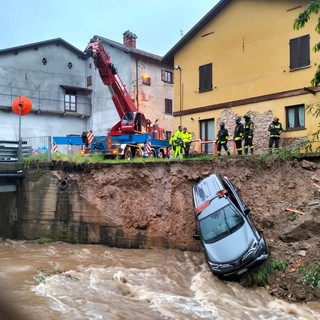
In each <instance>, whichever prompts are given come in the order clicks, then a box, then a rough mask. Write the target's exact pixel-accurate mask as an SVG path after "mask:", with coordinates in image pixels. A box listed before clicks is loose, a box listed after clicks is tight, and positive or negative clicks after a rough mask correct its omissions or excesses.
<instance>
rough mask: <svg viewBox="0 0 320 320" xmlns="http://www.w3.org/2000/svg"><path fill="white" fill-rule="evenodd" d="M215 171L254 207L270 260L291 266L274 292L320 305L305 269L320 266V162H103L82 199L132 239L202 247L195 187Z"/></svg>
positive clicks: (85, 182) (276, 280) (90, 171)
mask: <svg viewBox="0 0 320 320" xmlns="http://www.w3.org/2000/svg"><path fill="white" fill-rule="evenodd" d="M214 172H219V173H221V174H223V175H226V176H228V178H229V179H230V180H231V181H232V182H233V183H234V184H235V185H236V186H237V187H238V189H239V190H240V193H241V194H242V196H243V198H244V199H245V201H246V202H247V204H248V205H249V206H250V207H251V208H252V211H251V217H252V219H253V220H254V222H255V223H256V225H257V227H258V229H259V230H260V231H261V232H262V233H263V234H264V236H265V238H266V241H267V243H268V244H269V246H270V248H271V256H272V257H275V258H278V259H282V260H284V261H285V262H286V264H287V267H286V271H285V272H277V273H276V274H275V275H274V277H273V279H271V281H270V284H269V286H267V289H268V290H269V292H270V293H271V294H273V295H275V296H277V297H279V298H283V299H285V300H289V301H310V300H318V299H319V298H320V289H319V288H315V289H312V288H311V287H310V285H304V284H302V278H303V276H302V273H301V272H300V271H299V270H301V268H303V267H306V266H310V265H315V264H316V263H319V262H320V253H319V244H320V190H319V189H320V188H319V187H317V186H319V185H320V161H319V158H312V159H311V158H310V159H308V160H297V159H292V160H285V161H284V160H280V159H273V158H263V157H261V156H248V157H247V158H233V157H231V158H228V157H221V158H219V159H216V158H215V159H213V160H211V161H195V160H190V161H181V162H169V163H160V162H158V163H142V164H141V163H139V164H134V163H132V164H130V163H128V164H124V165H117V166H111V167H110V166H109V167H103V166H100V167H99V165H98V166H97V167H96V168H87V169H86V174H85V175H82V178H81V179H82V180H79V181H78V184H79V185H80V189H81V193H82V195H83V197H85V198H86V199H90V201H91V202H92V203H93V204H94V205H95V206H96V207H98V208H99V209H100V210H101V211H103V212H105V213H106V214H107V213H108V212H111V214H112V218H113V219H114V221H115V222H116V223H117V224H121V225H123V226H124V231H125V232H127V233H128V234H129V233H130V232H131V233H132V234H133V233H134V232H136V230H137V229H139V230H142V231H143V232H145V234H146V236H147V237H148V235H149V236H150V238H151V235H152V237H153V236H154V235H159V239H162V240H161V241H163V243H162V244H163V245H164V246H165V241H166V239H170V242H171V243H176V244H179V246H180V248H182V249H186V250H188V249H191V250H192V249H197V250H201V247H200V246H199V243H195V241H196V240H193V238H192V236H193V233H194V230H195V223H194V214H193V210H192V198H191V188H192V185H193V184H194V183H196V182H197V181H199V180H200V179H202V178H204V177H206V176H207V175H209V174H211V173H214ZM110 199H111V200H112V201H110ZM287 209H292V210H298V211H301V212H303V213H304V214H303V215H302V214H299V213H292V212H290V211H288V210H287ZM128 212H130V214H128ZM318 216H319V217H318ZM110 217H111V216H110ZM168 242H169V241H168ZM158 244H159V243H158ZM319 272H320V270H319Z"/></svg>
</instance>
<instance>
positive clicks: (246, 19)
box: [162, 0, 320, 153]
mask: <svg viewBox="0 0 320 320" xmlns="http://www.w3.org/2000/svg"><path fill="white" fill-rule="evenodd" d="M308 2H309V1H306V0H281V1H279V0H259V1H256V0H221V1H220V2H219V3H218V4H217V5H216V6H215V7H213V9H212V10H211V11H209V12H208V13H207V15H205V16H204V17H203V18H202V19H201V20H200V21H199V22H198V23H197V24H196V25H195V26H194V27H193V28H192V29H191V30H190V31H189V32H188V33H187V34H186V35H185V36H184V37H183V38H182V39H181V40H180V41H179V42H178V43H177V44H176V45H175V46H174V47H173V48H172V49H171V50H170V51H169V52H168V53H167V54H166V55H165V56H164V57H163V60H162V62H164V63H168V64H171V65H172V66H174V69H175V88H174V125H175V126H178V125H179V124H182V125H184V126H187V127H188V129H189V131H190V132H193V133H194V136H195V137H196V138H197V139H201V142H205V141H212V140H214V139H215V138H216V135H217V131H218V127H219V122H220V121H224V122H225V123H226V128H227V129H228V130H229V133H230V136H231V137H232V136H233V130H234V127H235V117H236V116H241V117H242V116H243V115H244V114H246V113H247V112H250V114H251V115H252V120H253V121H254V123H255V134H254V146H255V149H256V151H257V152H259V153H262V152H265V151H266V149H267V147H268V137H269V133H268V130H267V128H268V125H269V123H270V122H271V121H272V118H273V116H277V117H278V118H279V119H280V122H281V123H282V125H283V127H284V132H283V134H282V139H281V145H282V146H283V145H288V144H290V145H293V144H295V143H297V141H300V140H303V139H306V138H307V137H309V138H310V137H311V134H312V133H313V132H315V131H316V130H317V129H318V123H319V119H316V118H315V117H314V116H312V115H311V114H309V113H308V112H307V111H306V107H307V106H308V105H310V104H314V103H318V102H319V99H320V93H319V90H320V89H319V88H318V87H312V86H311V83H310V81H311V79H312V78H313V76H314V74H315V72H316V70H317V68H318V61H320V54H319V53H315V52H314V51H313V50H312V47H313V46H314V44H315V43H317V42H318V40H319V35H318V34H317V33H316V31H315V26H316V24H317V17H316V16H314V17H312V19H311V21H310V22H308V24H307V25H306V26H305V27H304V28H302V29H301V30H298V31H297V30H294V28H293V22H294V19H295V18H297V16H298V15H299V13H300V12H301V11H303V10H304V8H305V7H306V6H307V4H308ZM229 146H231V144H230V142H229ZM197 148H200V149H199V150H201V151H202V152H208V153H212V152H213V150H214V149H213V148H214V146H213V145H212V144H210V143H203V144H199V146H198V147H197Z"/></svg>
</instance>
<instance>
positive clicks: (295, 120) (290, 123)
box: [286, 104, 305, 130]
mask: <svg viewBox="0 0 320 320" xmlns="http://www.w3.org/2000/svg"><path fill="white" fill-rule="evenodd" d="M304 109H305V108H304V105H303V104H300V105H296V106H290V107H286V122H287V130H293V129H300V128H304V127H305V123H304Z"/></svg>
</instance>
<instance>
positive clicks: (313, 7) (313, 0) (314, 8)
mask: <svg viewBox="0 0 320 320" xmlns="http://www.w3.org/2000/svg"><path fill="white" fill-rule="evenodd" d="M319 12H320V0H310V1H309V4H308V6H307V7H306V8H305V9H304V11H302V12H301V13H300V14H299V16H298V17H297V18H296V19H295V20H294V23H293V28H294V29H295V30H299V29H301V28H303V27H304V26H305V25H306V23H307V22H308V21H309V20H310V16H311V15H312V14H318V13H319ZM315 31H316V32H317V33H319V34H320V17H318V23H317V25H316V28H315ZM313 50H314V52H319V51H320V41H319V42H317V43H316V44H315V45H314V47H313ZM319 84H320V65H318V68H317V71H316V73H315V75H314V77H313V79H312V80H311V85H312V86H314V87H316V86H318V85H319ZM306 110H307V111H308V112H309V113H311V114H312V115H313V116H315V117H316V118H318V117H319V116H320V103H314V104H311V105H308V106H307V108H306ZM319 137H320V123H319V124H318V130H317V131H316V132H315V133H313V134H312V139H311V141H310V142H309V143H308V144H307V145H306V150H308V151H311V150H312V148H311V146H312V142H315V141H319ZM319 150H320V146H318V147H317V150H316V151H319Z"/></svg>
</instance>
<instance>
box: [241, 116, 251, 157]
mask: <svg viewBox="0 0 320 320" xmlns="http://www.w3.org/2000/svg"><path fill="white" fill-rule="evenodd" d="M243 117H244V120H245V123H244V126H243V129H244V131H243V136H244V154H245V155H247V154H248V153H249V149H250V153H251V154H253V130H254V124H253V122H252V120H251V115H250V114H249V113H247V114H245V115H244V116H243Z"/></svg>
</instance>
